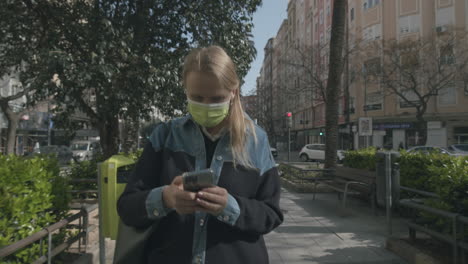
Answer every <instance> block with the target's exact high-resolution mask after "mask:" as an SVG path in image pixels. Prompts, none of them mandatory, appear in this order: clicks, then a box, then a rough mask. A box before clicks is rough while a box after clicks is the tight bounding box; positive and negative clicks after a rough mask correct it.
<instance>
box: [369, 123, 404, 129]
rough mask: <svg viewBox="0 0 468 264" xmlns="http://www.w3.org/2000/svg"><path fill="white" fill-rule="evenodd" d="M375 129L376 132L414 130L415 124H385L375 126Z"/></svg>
mask: <svg viewBox="0 0 468 264" xmlns="http://www.w3.org/2000/svg"><path fill="white" fill-rule="evenodd" d="M373 128H374V130H386V129H408V128H413V124H412V123H383V124H375V125H374V126H373Z"/></svg>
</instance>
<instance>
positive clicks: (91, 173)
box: [68, 149, 143, 198]
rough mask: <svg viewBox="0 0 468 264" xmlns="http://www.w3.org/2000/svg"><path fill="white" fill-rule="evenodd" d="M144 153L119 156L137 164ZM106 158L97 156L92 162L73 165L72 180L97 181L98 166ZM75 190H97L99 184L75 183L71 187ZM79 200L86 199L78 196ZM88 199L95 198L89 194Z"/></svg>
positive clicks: (71, 170)
mask: <svg viewBox="0 0 468 264" xmlns="http://www.w3.org/2000/svg"><path fill="white" fill-rule="evenodd" d="M142 153H143V149H138V150H136V151H135V152H131V153H123V152H121V153H119V155H124V156H126V157H129V158H131V159H133V160H134V161H135V162H136V161H137V160H138V158H139V157H140V156H141V154H142ZM103 161H104V157H103V156H101V155H98V156H96V157H95V158H94V159H92V160H86V161H81V162H77V163H74V164H72V166H71V167H70V172H69V174H68V175H69V177H70V178H71V179H97V176H98V175H97V164H98V163H99V162H103ZM71 188H72V189H74V190H97V188H98V187H97V183H73V185H72V186H71ZM78 196H79V197H77V198H84V196H85V195H84V194H82V195H78ZM88 197H90V198H93V197H92V196H91V195H89V194H88ZM94 198H97V197H94Z"/></svg>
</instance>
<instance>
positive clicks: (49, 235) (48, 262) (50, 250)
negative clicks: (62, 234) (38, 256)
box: [47, 229, 52, 264]
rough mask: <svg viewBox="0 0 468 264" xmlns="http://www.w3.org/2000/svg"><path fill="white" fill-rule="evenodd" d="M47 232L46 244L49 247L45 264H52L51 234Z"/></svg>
mask: <svg viewBox="0 0 468 264" xmlns="http://www.w3.org/2000/svg"><path fill="white" fill-rule="evenodd" d="M47 232H48V235H47V236H48V240H49V241H48V242H49V247H48V248H47V264H51V263H52V233H51V232H50V231H49V229H47Z"/></svg>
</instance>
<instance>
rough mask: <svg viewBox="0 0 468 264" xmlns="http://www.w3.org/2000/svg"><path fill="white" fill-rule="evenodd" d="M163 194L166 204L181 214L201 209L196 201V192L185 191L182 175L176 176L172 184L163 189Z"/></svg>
mask: <svg viewBox="0 0 468 264" xmlns="http://www.w3.org/2000/svg"><path fill="white" fill-rule="evenodd" d="M162 196H163V203H164V205H165V206H166V207H167V208H170V209H174V210H176V212H177V213H178V214H179V215H183V214H192V213H194V212H195V211H201V208H200V206H199V205H198V204H197V202H196V193H194V192H187V191H184V187H183V182H182V176H177V177H175V178H174V180H173V181H172V183H171V185H168V186H166V187H165V188H164V189H163V195H162Z"/></svg>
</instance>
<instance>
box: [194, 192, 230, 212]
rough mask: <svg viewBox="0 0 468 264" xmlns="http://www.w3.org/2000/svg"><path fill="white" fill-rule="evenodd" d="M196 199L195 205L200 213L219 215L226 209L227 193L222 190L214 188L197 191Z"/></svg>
mask: <svg viewBox="0 0 468 264" xmlns="http://www.w3.org/2000/svg"><path fill="white" fill-rule="evenodd" d="M196 198H197V199H196V202H197V204H198V205H199V206H200V207H201V208H202V209H201V211H204V212H207V213H210V214H212V215H219V214H220V213H221V212H223V210H224V208H226V205H227V201H228V192H227V190H226V189H224V188H221V187H218V186H214V187H210V188H205V189H203V190H201V191H199V192H198V193H197V197H196Z"/></svg>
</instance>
